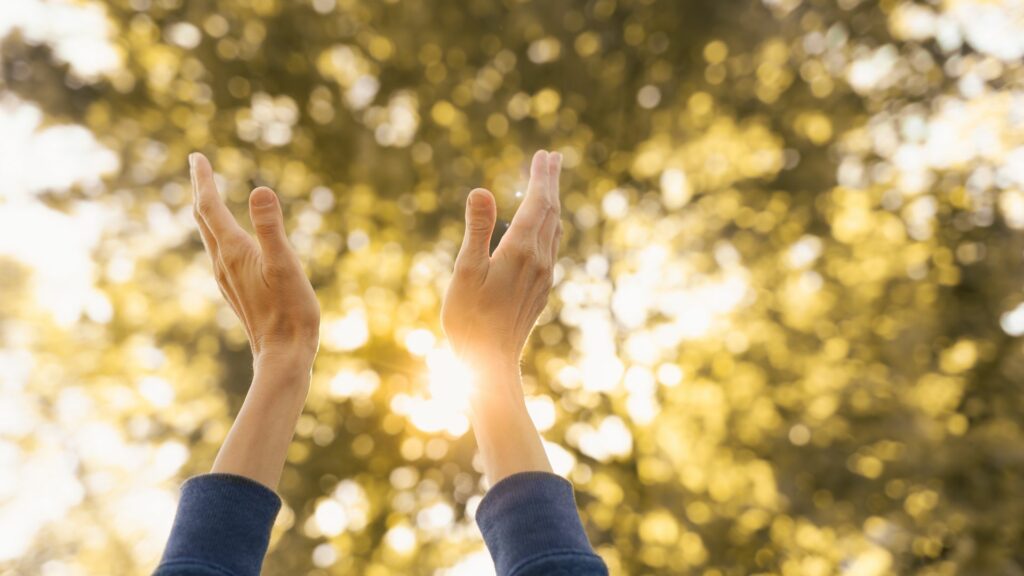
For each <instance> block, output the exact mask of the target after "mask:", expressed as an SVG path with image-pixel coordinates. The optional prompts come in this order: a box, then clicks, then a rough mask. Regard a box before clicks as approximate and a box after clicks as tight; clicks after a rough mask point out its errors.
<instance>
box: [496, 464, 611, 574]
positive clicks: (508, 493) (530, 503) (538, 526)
mask: <svg viewBox="0 0 1024 576" xmlns="http://www.w3.org/2000/svg"><path fill="white" fill-rule="evenodd" d="M476 522H477V525H478V526H479V527H480V532H481V533H482V534H483V537H484V542H485V543H486V544H487V549H488V550H489V551H490V553H491V557H492V558H494V565H495V567H496V568H497V572H498V574H501V575H504V574H512V573H514V571H515V570H517V569H519V568H520V567H522V566H524V565H525V564H527V563H529V562H530V561H531V560H532V559H536V558H538V557H540V556H547V555H551V554H555V553H569V554H572V553H576V554H585V555H594V550H593V548H591V547H590V542H589V541H588V540H587V535H586V533H585V532H584V531H583V524H582V523H581V522H580V517H579V513H578V512H577V511H576V500H575V498H574V497H573V489H572V484H570V483H569V481H568V480H566V479H564V478H562V477H561V476H556V475H555V474H551V473H548V472H522V473H519V474H513V475H512V476H509V477H507V478H504V479H503V480H501V481H500V482H498V483H497V484H495V485H494V486H493V487H491V489H490V490H489V491H488V492H487V494H486V495H485V496H484V499H483V501H482V502H480V507H479V508H478V509H477V513H476ZM595 556H596V555H595Z"/></svg>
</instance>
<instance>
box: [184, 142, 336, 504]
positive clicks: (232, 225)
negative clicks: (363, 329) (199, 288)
mask: <svg viewBox="0 0 1024 576" xmlns="http://www.w3.org/2000/svg"><path fill="white" fill-rule="evenodd" d="M189 165H190V166H191V172H192V190H193V198H194V216H195V219H196V223H197V224H198V225H199V233H200V236H202V239H203V244H204V245H205V246H206V252H207V253H208V254H209V255H210V259H211V260H212V261H213V270H214V275H215V276H216V278H217V285H218V286H219V287H220V290H221V292H222V293H223V294H224V298H226V299H227V301H228V302H229V303H230V304H231V307H232V308H233V309H234V311H235V314H236V315H238V318H239V319H240V320H241V321H242V323H243V324H244V325H245V331H246V334H248V336H249V345H250V346H251V347H252V356H253V379H252V385H251V386H250V387H249V392H248V394H246V397H245V402H244V403H243V404H242V409H241V411H240V412H239V414H238V417H237V418H236V419H235V423H234V424H233V425H232V427H231V430H230V432H228V437H227V439H225V440H224V444H223V445H222V446H221V449H220V452H219V453H218V454H217V459H216V460H215V461H214V463H213V472H220V473H228V474H235V475H239V476H245V477H247V478H251V479H253V480H256V481H257V482H260V483H262V484H263V485H265V486H267V487H269V488H271V489H274V488H275V487H276V486H277V483H278V481H279V480H280V478H281V471H282V469H283V468H284V461H285V456H286V454H287V450H288V444H289V443H290V442H291V439H292V436H293V435H294V433H295V422H296V420H297V419H298V417H299V414H301V412H302V406H303V405H304V404H305V401H306V394H307V393H308V391H309V381H310V375H311V370H312V366H313V359H314V357H315V356H316V351H317V346H318V343H319V333H320V305H319V303H318V302H317V299H316V294H315V293H314V292H313V287H312V286H311V285H310V283H309V279H307V278H306V275H305V274H304V273H303V271H302V266H301V264H300V263H299V259H298V258H297V257H296V255H295V253H294V252H293V251H292V248H291V246H290V245H289V244H288V237H287V236H286V235H285V230H284V218H283V216H282V214H281V205H280V203H279V201H278V198H277V195H275V194H274V192H273V191H271V190H270V189H269V188H263V187H260V188H256V189H255V190H253V191H252V193H251V194H250V195H249V217H250V218H251V219H252V225H253V229H254V230H255V232H256V238H255V240H254V239H253V237H252V236H250V235H249V234H248V233H247V232H246V231H245V230H243V229H242V228H241V227H240V226H239V225H238V222H236V221H235V218H234V216H232V215H231V211H230V210H228V207H227V206H226V205H225V204H224V201H223V200H222V199H221V197H220V194H218V193H217V187H216V185H215V183H214V180H213V169H212V168H211V167H210V162H209V161H208V160H207V159H206V158H205V157H204V156H203V155H202V154H192V155H190V156H189Z"/></svg>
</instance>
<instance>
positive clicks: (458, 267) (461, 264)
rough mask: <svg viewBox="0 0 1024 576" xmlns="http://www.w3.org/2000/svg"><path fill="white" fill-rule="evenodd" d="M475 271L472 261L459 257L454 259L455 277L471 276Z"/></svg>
mask: <svg viewBox="0 0 1024 576" xmlns="http://www.w3.org/2000/svg"><path fill="white" fill-rule="evenodd" d="M476 271H477V265H476V264H474V263H473V262H468V261H466V260H463V259H459V260H456V261H455V270H454V273H455V276H457V277H460V278H463V277H467V276H471V275H473V274H474V273H476Z"/></svg>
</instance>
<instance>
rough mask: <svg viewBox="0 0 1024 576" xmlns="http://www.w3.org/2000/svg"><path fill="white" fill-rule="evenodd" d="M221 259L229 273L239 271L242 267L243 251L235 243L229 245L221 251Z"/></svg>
mask: <svg viewBox="0 0 1024 576" xmlns="http://www.w3.org/2000/svg"><path fill="white" fill-rule="evenodd" d="M220 259H221V261H222V262H223V263H224V267H225V268H226V269H227V271H229V272H231V271H235V270H238V269H239V268H240V267H241V266H242V251H241V250H239V249H238V247H236V246H235V245H234V244H233V243H228V244H227V245H226V246H224V248H222V249H221V251H220Z"/></svg>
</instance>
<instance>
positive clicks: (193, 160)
mask: <svg viewBox="0 0 1024 576" xmlns="http://www.w3.org/2000/svg"><path fill="white" fill-rule="evenodd" d="M188 160H189V165H190V166H191V167H192V181H193V183H194V187H193V193H194V194H195V204H196V209H197V210H198V211H199V215H200V216H202V218H203V220H205V221H206V225H207V226H208V227H209V228H210V232H211V233H212V235H213V237H214V238H215V239H216V240H217V243H218V245H220V244H222V243H223V242H224V241H226V240H227V239H229V238H231V237H232V236H235V237H237V236H238V235H239V234H245V231H244V230H242V228H241V227H240V226H239V225H238V222H236V221H235V217H234V216H232V215H231V211H230V210H228V207H227V205H226V204H224V200H223V199H221V197H220V193H218V192H217V184H216V182H214V180H213V167H211V166H210V161H209V160H207V159H206V156H203V155H202V154H200V153H198V152H193V153H192V154H189V157H188Z"/></svg>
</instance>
